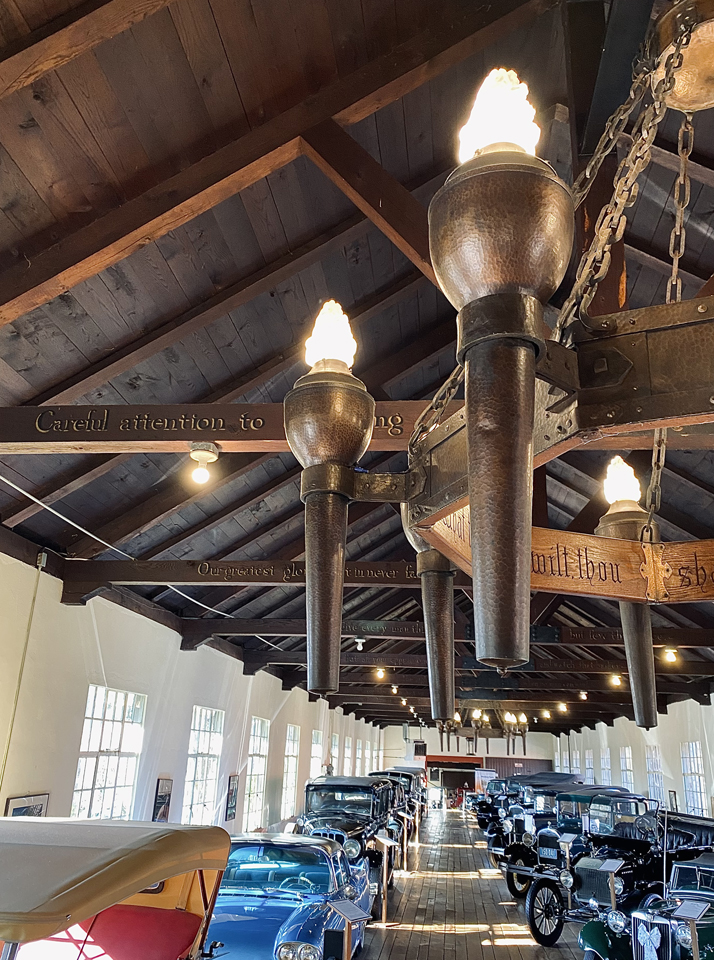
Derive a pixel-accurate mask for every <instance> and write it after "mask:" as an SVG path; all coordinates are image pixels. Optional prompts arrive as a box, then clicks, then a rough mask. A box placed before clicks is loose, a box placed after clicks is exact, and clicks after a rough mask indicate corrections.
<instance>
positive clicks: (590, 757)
mask: <svg viewBox="0 0 714 960" xmlns="http://www.w3.org/2000/svg"><path fill="white" fill-rule="evenodd" d="M585 783H595V755H594V752H593V751H592V750H586V751H585Z"/></svg>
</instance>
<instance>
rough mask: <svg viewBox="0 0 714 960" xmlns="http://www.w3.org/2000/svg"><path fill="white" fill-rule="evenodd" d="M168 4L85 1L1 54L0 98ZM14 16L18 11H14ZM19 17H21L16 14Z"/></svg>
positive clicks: (157, 0) (140, 0) (148, 0)
mask: <svg viewBox="0 0 714 960" xmlns="http://www.w3.org/2000/svg"><path fill="white" fill-rule="evenodd" d="M169 2H170V0H103V2H102V0H88V2H85V3H82V4H80V5H79V6H77V7H75V8H74V9H72V10H69V11H68V12H67V13H64V14H62V16H60V17H57V18H56V19H54V20H51V21H50V22H49V23H47V24H45V25H44V26H42V27H39V28H38V29H36V30H32V31H30V30H29V27H28V28H27V29H28V33H27V36H24V37H22V38H21V39H19V40H17V41H15V42H14V43H12V44H9V45H8V46H6V47H5V48H4V49H3V50H1V51H0V97H7V96H9V94H11V93H15V92H16V91H18V90H22V89H23V87H27V86H29V85H30V84H31V83H34V82H35V81H36V80H39V79H40V77H43V76H44V75H45V74H46V73H49V72H50V71H51V70H57V69H58V68H59V67H61V66H63V65H64V64H65V63H70V62H71V61H72V60H75V59H76V58H77V57H81V56H82V54H84V53H87V52H88V51H89V50H93V49H94V47H96V46H98V45H99V44H100V43H103V42H104V41H105V40H109V39H110V38H111V37H115V36H117V34H119V33H122V32H123V31H124V30H128V29H129V27H131V26H133V25H134V24H135V23H140V22H141V21H142V20H144V19H146V17H150V16H151V15H152V14H153V13H157V12H158V11H159V10H163V8H164V7H166V6H168V4H169ZM15 10H16V12H17V11H18V10H19V8H17V7H16V8H15ZM18 16H21V14H19V13H18Z"/></svg>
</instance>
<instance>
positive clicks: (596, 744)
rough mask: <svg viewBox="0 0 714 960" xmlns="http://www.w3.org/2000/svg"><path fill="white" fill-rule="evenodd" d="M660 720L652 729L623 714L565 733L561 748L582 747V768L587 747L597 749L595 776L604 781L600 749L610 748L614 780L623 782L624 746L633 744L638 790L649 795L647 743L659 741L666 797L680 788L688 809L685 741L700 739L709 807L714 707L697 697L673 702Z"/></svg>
mask: <svg viewBox="0 0 714 960" xmlns="http://www.w3.org/2000/svg"><path fill="white" fill-rule="evenodd" d="M658 719H659V723H658V725H657V726H656V727H654V728H653V729H652V730H641V729H640V728H639V727H638V726H636V724H635V723H634V722H633V721H632V720H627V719H626V718H624V717H619V718H618V719H617V720H615V722H614V724H613V726H611V727H609V726H607V725H606V724H604V723H598V724H597V726H596V728H595V730H589V729H588V730H584V731H583V732H582V733H578V734H575V733H573V734H571V735H570V737H569V738H568V737H566V736H561V738H560V741H561V752H562V751H565V750H566V749H570V750H572V748H573V746H575V747H576V749H577V748H579V749H580V764H581V770H582V771H583V772H584V771H585V751H586V750H588V749H592V750H593V761H594V767H595V779H596V781H598V782H600V781H601V771H600V750H601V748H602V747H608V746H609V748H610V764H611V768H612V782H613V784H616V785H619V784H621V783H622V779H621V774H620V747H622V746H628V745H629V746H631V747H632V760H633V768H634V774H635V790H636V791H637V792H639V793H643V794H645V795H647V794H648V793H649V790H648V784H647V763H646V749H645V747H646V745H647V744H657V745H659V748H660V752H661V755H662V771H663V774H664V790H665V797H667V796H668V793H667V791H669V790H676V791H677V797H678V800H679V809H680V810H683V809H684V781H683V780H682V761H681V744H682V743H686V742H688V741H693V740H699V741H700V742H701V745H702V755H703V758H704V777H705V780H706V785H707V794H708V796H709V798H710V800H709V810H711V809H712V807H711V797H712V795H714V760H713V758H712V751H713V750H714V707H712V706H702V705H701V704H699V703H696V702H695V701H693V700H686V701H684V702H682V703H675V704H672V705H671V706H670V707H669V709H668V712H667V713H666V714H660V715H659V718H658Z"/></svg>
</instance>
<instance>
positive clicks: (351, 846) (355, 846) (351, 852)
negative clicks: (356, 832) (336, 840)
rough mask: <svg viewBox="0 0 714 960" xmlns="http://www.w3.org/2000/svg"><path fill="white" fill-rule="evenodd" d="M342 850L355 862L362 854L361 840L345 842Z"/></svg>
mask: <svg viewBox="0 0 714 960" xmlns="http://www.w3.org/2000/svg"><path fill="white" fill-rule="evenodd" d="M342 849H343V850H344V851H345V855H346V856H347V857H348V858H349V859H350V860H354V859H355V857H358V856H359V855H360V853H361V852H362V847H361V845H360V842H359V840H345V842H344V843H343V844H342Z"/></svg>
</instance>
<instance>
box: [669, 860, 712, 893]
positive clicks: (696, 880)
mask: <svg viewBox="0 0 714 960" xmlns="http://www.w3.org/2000/svg"><path fill="white" fill-rule="evenodd" d="M671 887H672V891H673V892H676V891H677V890H701V891H705V892H706V893H709V894H714V867H708V868H706V867H705V868H702V867H697V866H695V865H694V864H692V863H682V864H677V866H676V867H675V868H674V870H673V871H672V883H671Z"/></svg>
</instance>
